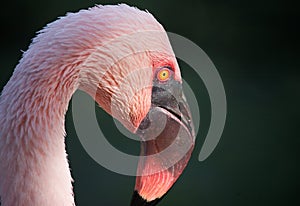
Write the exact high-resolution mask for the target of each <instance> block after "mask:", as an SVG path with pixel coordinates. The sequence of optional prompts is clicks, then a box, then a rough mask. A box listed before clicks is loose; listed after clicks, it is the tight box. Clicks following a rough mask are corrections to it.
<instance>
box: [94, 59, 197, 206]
mask: <svg viewBox="0 0 300 206" xmlns="http://www.w3.org/2000/svg"><path fill="white" fill-rule="evenodd" d="M143 55H145V54H138V55H130V56H129V57H126V58H125V59H122V60H121V61H120V62H118V63H117V64H116V65H115V66H116V67H120V68H123V70H122V71H123V72H118V75H117V74H116V73H115V74H107V75H106V76H107V77H105V78H104V79H105V81H109V82H111V83H110V84H107V85H102V86H101V87H99V88H102V89H99V90H98V92H97V96H96V101H98V103H99V104H100V105H102V107H104V109H106V110H107V111H108V112H109V113H110V114H111V115H112V116H113V117H115V118H116V119H118V120H119V121H120V122H121V123H122V124H123V125H124V126H125V127H127V129H128V130H129V131H131V132H132V133H135V134H137V135H138V136H139V137H140V141H141V154H140V160H139V163H138V169H137V176H136V184H135V191H134V194H133V197H132V202H131V205H132V206H150V205H155V204H157V203H158V202H159V200H160V199H161V198H162V197H163V196H164V195H165V194H166V193H167V191H168V190H169V189H170V188H171V187H172V185H173V184H174V183H175V182H176V180H177V179H178V177H179V176H180V175H181V174H182V172H183V170H184V168H185V167H186V165H187V163H188V161H189V159H190V156H191V152H192V150H193V147H194V140H195V138H194V137H195V134H194V126H193V122H192V117H191V112H190V110H189V106H188V104H187V101H186V99H185V96H184V93H183V90H182V80H181V76H180V70H179V67H178V65H177V63H176V60H175V58H174V57H173V58H170V57H169V58H167V57H166V56H164V55H162V54H160V55H159V54H158V53H155V54H154V55H153V54H152V55H150V57H149V59H150V62H151V64H149V65H142V66H141V65H137V64H136V63H134V62H135V61H136V59H141V58H142V59H147V58H146V55H145V56H144V57H141V56H143ZM154 56H155V57H154ZM158 56H160V57H161V56H164V57H163V59H161V58H159V57H158ZM128 58H129V59H130V61H129V59H128ZM159 59H160V60H159ZM166 59H167V61H166ZM155 61H157V62H155ZM128 62H130V64H131V65H135V66H137V67H130V68H138V69H131V70H130V72H128V73H127V74H126V75H124V77H122V78H120V74H121V75H122V74H123V73H124V71H125V70H126V69H125V68H126V67H127V66H128V65H127V64H128ZM143 64H144V63H143ZM112 71H115V69H113V70H110V72H112ZM119 71H120V70H119ZM112 77H113V78H114V80H112ZM121 79H122V80H121ZM105 81H103V82H105ZM108 85H109V86H108ZM112 85H114V86H112ZM105 88H106V91H104V89H105ZM108 91H114V93H112V94H109V95H108ZM108 105H109V106H108Z"/></svg>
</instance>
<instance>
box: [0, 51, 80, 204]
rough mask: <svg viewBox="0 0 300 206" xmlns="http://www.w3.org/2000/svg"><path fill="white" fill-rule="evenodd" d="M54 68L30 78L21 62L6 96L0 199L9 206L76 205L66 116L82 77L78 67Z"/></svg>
mask: <svg viewBox="0 0 300 206" xmlns="http://www.w3.org/2000/svg"><path fill="white" fill-rule="evenodd" d="M25 55H26V54H25ZM48 66H49V68H48V70H45V69H44V70H43V69H41V68H35V69H32V70H31V72H28V69H27V68H28V67H30V65H29V64H28V61H25V60H23V61H21V62H20V64H19V65H18V66H17V68H16V70H15V72H14V74H13V76H12V78H11V79H10V81H9V82H8V83H7V85H6V86H5V88H4V89H3V91H2V96H1V99H0V116H1V118H0V196H1V201H2V205H4V206H13V205H19V206H29V205H33V206H35V205H45V206H48V205H66V206H69V205H70V206H71V205H74V199H73V192H72V184H71V181H72V178H71V174H70V170H69V166H68V161H67V158H66V156H67V155H66V152H65V143H64V141H65V140H64V135H65V129H64V121H65V120H64V119H65V118H64V116H65V112H66V110H67V108H68V103H69V100H70V98H71V96H72V94H73V92H74V91H75V90H76V89H77V87H78V71H77V70H76V69H74V68H73V67H72V65H70V66H68V67H57V65H48ZM50 68H51V69H50ZM53 71H55V72H53Z"/></svg>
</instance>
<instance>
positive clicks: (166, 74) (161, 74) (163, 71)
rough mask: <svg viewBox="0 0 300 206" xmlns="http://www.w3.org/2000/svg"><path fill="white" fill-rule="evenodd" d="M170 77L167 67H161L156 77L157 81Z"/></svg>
mask: <svg viewBox="0 0 300 206" xmlns="http://www.w3.org/2000/svg"><path fill="white" fill-rule="evenodd" d="M169 77H170V71H169V69H167V68H164V69H161V70H160V71H159V72H158V73H157V79H158V80H159V81H167V80H168V79H169Z"/></svg>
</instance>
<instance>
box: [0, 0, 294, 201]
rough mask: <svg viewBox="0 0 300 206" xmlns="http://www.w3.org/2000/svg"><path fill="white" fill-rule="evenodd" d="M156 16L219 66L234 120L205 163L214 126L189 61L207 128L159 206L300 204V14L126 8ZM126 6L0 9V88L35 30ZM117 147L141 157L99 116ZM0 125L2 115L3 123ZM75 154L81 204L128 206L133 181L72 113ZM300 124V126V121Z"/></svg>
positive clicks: (228, 4)
mask: <svg viewBox="0 0 300 206" xmlns="http://www.w3.org/2000/svg"><path fill="white" fill-rule="evenodd" d="M123 2H125V3H127V4H130V5H134V6H137V7H139V8H141V9H147V10H149V11H150V12H151V13H152V14H153V15H154V16H155V17H156V18H157V19H158V20H159V21H160V22H161V23H162V24H163V25H164V27H165V29H166V30H167V31H171V32H174V33H177V34H180V35H182V36H185V37H186V38H188V39H190V40H192V41H193V42H195V43H196V44H197V45H199V46H200V47H201V48H202V49H203V50H204V51H205V52H206V53H207V54H208V55H209V57H210V58H211V59H212V61H213V62H214V64H215V65H216V67H217V69H218V71H219V73H220V75H221V77H222V79H223V83H224V86H225V90H226V94H227V101H228V115H227V122H226V126H225V130H224V133H223V136H222V138H221V141H220V143H219V145H218V146H217V148H216V149H215V151H214V152H213V154H212V155H211V156H210V157H209V158H208V159H206V160H205V161H204V162H199V161H198V160H197V158H198V154H199V151H200V148H201V146H202V143H203V141H204V138H205V135H206V133H207V130H208V127H209V121H210V106H209V104H210V103H209V98H208V95H207V92H206V90H205V87H204V85H203V83H201V79H200V78H198V77H195V76H196V75H195V73H194V72H193V71H192V70H191V69H190V68H189V67H188V66H187V65H185V64H184V63H183V62H180V65H181V67H182V73H183V77H184V79H185V80H186V81H188V83H189V84H190V86H191V87H192V89H193V90H194V92H195V94H196V96H197V99H198V102H199V108H200V112H201V127H200V132H199V134H198V137H197V145H196V148H195V151H194V153H193V156H192V159H191V161H190V163H189V165H188V167H187V169H186V170H185V172H184V174H183V175H182V177H181V178H180V179H179V181H178V182H177V183H176V184H175V186H174V187H173V188H172V189H171V191H170V192H169V194H168V195H167V196H166V197H165V198H164V199H163V201H162V202H161V203H160V205H161V206H166V205H172V206H177V205H178V206H179V205H197V206H198V205H199V206H216V205H229V206H235V205H236V206H238V205H245V206H246V205H257V206H258V205H273V206H274V205H291V204H293V205H297V204H295V203H298V205H300V204H299V203H300V201H299V197H298V196H297V195H298V193H299V191H300V179H299V172H300V167H299V157H300V155H299V153H300V152H299V146H300V136H299V131H298V130H296V129H297V127H298V125H299V108H298V106H299V105H300V104H299V103H300V95H299V89H300V87H299V81H300V76H299V72H298V71H297V70H299V66H300V65H299V45H296V40H297V39H299V35H298V34H297V33H296V29H297V27H299V21H298V20H297V18H299V8H297V7H296V6H294V5H293V4H291V3H289V1H278V0H275V1H270V0H265V1H258V0H252V1H238V0H232V1H220V0H217V1H212V0H200V1H191V0H185V1H176V0H172V1H171V0H165V1H158V0H154V1H123ZM116 3H120V2H119V1H100V0H99V1H92V0H52V1H38V0H23V1H5V2H2V3H1V4H2V5H1V8H2V9H1V12H0V22H1V33H0V34H1V38H0V41H1V43H0V45H1V49H0V58H1V61H0V74H1V76H0V80H1V81H0V88H1V90H2V88H3V86H4V85H5V83H6V82H7V81H8V79H9V77H10V76H11V74H12V72H13V69H14V67H15V66H16V64H17V63H18V60H19V59H20V57H21V50H27V48H28V45H29V44H30V42H31V38H33V37H34V36H35V32H36V31H38V30H40V29H41V28H42V27H44V26H45V25H46V23H49V22H51V21H53V20H55V19H57V17H58V16H63V15H65V13H66V12H69V11H74V12H75V11H78V10H79V9H83V8H87V7H91V6H93V5H95V4H116ZM97 112H98V113H99V115H100V117H99V123H100V124H101V128H103V130H104V132H105V133H106V134H107V135H110V136H111V139H109V141H110V142H111V143H112V144H113V145H114V146H115V147H117V148H119V149H120V150H122V151H126V152H129V153H133V154H137V153H138V151H139V144H138V143H137V142H134V141H132V140H128V139H126V137H123V136H122V135H121V134H120V133H119V132H118V131H116V128H115V127H114V126H113V124H112V119H111V118H110V117H108V115H106V114H105V113H104V112H103V111H102V110H101V109H97ZM0 118H1V117H0ZM66 118H67V121H66V130H67V134H68V135H67V139H66V142H67V150H68V153H69V159H70V164H71V167H72V175H73V177H74V179H75V183H74V191H75V198H76V203H77V205H79V206H81V205H89V206H93V205H115V206H117V205H129V202H130V198H131V194H132V190H133V187H134V181H135V180H134V179H135V178H134V177H128V176H123V175H119V174H116V173H113V172H111V171H108V170H107V169H105V168H103V167H101V166H100V165H98V164H97V163H96V162H95V161H93V160H92V159H91V158H90V157H89V156H88V154H87V153H86V152H85V151H84V149H83V148H82V146H81V144H80V142H79V140H78V138H77V136H76V133H75V130H74V126H73V122H72V116H71V112H70V111H69V112H68V114H67V117H66ZM297 122H298V123H297Z"/></svg>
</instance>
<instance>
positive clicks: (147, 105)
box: [0, 4, 195, 206]
mask: <svg viewBox="0 0 300 206" xmlns="http://www.w3.org/2000/svg"><path fill="white" fill-rule="evenodd" d="M77 89H79V90H82V91H84V92H86V93H88V94H89V95H90V96H91V97H93V98H94V99H95V101H96V102H97V103H98V104H99V106H100V107H102V108H103V109H104V110H105V111H106V112H108V113H109V114H111V115H112V116H113V117H114V118H116V119H117V120H118V121H120V122H121V123H122V124H123V125H124V126H125V127H126V128H127V129H128V130H129V131H130V132H132V133H136V134H138V135H139V136H140V137H141V156H140V161H139V164H138V168H137V174H138V175H137V177H136V183H135V188H134V193H133V196H132V199H131V206H151V205H156V204H157V203H158V202H159V201H160V200H161V198H162V197H163V196H164V195H165V194H166V193H167V191H168V190H169V189H170V188H171V187H172V186H173V184H174V183H175V182H176V180H177V179H178V177H179V176H180V175H181V174H182V172H183V170H184V168H185V167H186V165H187V163H188V161H189V159H190V156H191V152H192V150H193V147H194V136H195V134H194V129H193V123H192V118H191V114H190V110H189V107H188V104H187V102H186V99H185V97H184V94H183V92H182V79H181V74H180V69H179V66H178V64H177V61H176V58H175V55H174V53H173V51H172V48H171V45H170V43H169V40H168V37H167V35H166V32H165V30H164V29H163V27H162V26H161V24H160V23H158V22H157V20H156V19H155V18H154V17H153V16H152V15H151V14H150V13H149V12H147V11H141V10H139V9H137V8H135V7H130V6H128V5H125V4H120V5H105V6H101V5H97V6H95V7H92V8H90V9H87V10H80V11H79V12H77V13H68V14H67V15H66V16H65V17H62V18H60V19H58V20H56V21H54V22H52V23H50V24H48V25H47V26H46V27H45V28H44V29H42V30H41V31H40V32H39V33H38V34H37V36H36V37H35V38H34V39H33V40H32V43H31V44H30V46H29V48H28V50H27V51H26V52H24V53H23V56H22V58H21V60H20V61H19V64H18V65H17V66H16V68H15V70H14V73H13V75H12V77H11V78H10V80H9V81H8V83H7V84H6V86H5V87H4V88H3V91H2V94H1V98H0V117H1V118H0V197H1V201H2V206H41V205H42V206H48V205H51V206H52V205H64V206H71V205H75V201H74V197H73V196H74V195H73V191H72V181H73V180H72V177H71V173H70V169H69V165H68V160H67V154H66V150H65V142H64V140H65V139H64V137H65V129H64V119H65V118H64V116H65V113H66V111H67V108H68V104H69V101H70V99H71V97H72V95H73V93H74V92H75V91H76V90H77ZM163 117H164V119H165V124H164V125H165V126H164V128H163V130H162V131H161V132H160V133H159V134H155V132H156V130H157V128H158V127H160V126H161V125H162V122H161V121H162V118H163ZM170 145H173V149H171V150H170V152H167V153H164V155H161V154H162V153H163V152H164V151H165V150H166V149H167V148H169V146H170ZM174 148H175V149H174ZM183 150H184V151H185V152H184V153H183V154H182V151H183ZM172 159H176V161H175V162H174V163H172V164H169V163H170V161H171V160H172Z"/></svg>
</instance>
